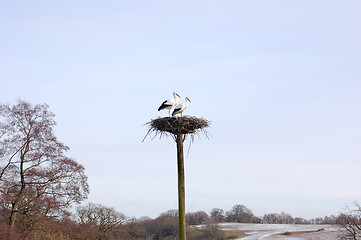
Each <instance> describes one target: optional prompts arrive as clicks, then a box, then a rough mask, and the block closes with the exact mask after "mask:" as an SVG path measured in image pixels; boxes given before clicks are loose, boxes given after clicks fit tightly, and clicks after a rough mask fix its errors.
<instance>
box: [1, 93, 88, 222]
mask: <svg viewBox="0 0 361 240" xmlns="http://www.w3.org/2000/svg"><path fill="white" fill-rule="evenodd" d="M53 118H54V114H53V113H52V112H50V111H49V109H48V105H46V104H38V105H35V106H33V105H31V104H30V103H28V102H25V101H22V100H18V101H17V104H16V105H13V106H11V105H9V104H0V201H1V205H0V207H1V209H0V212H1V214H2V215H3V216H7V217H8V219H9V220H8V223H9V225H10V226H14V225H15V223H16V219H17V216H18V215H19V214H21V215H23V216H26V217H27V218H28V219H29V220H30V221H33V220H34V218H36V217H39V216H58V215H59V214H60V213H61V212H62V211H63V210H65V209H66V208H67V207H69V206H70V205H71V204H72V203H74V202H75V203H79V202H80V201H82V200H84V199H86V198H87V194H88V191H89V190H88V184H87V177H86V175H85V173H84V167H83V166H82V165H80V164H79V163H77V162H76V161H75V160H74V159H71V158H69V157H66V156H65V152H66V151H67V150H68V149H69V148H68V147H67V146H66V145H64V144H63V143H61V142H59V141H58V139H57V138H56V136H55V134H54V131H53V128H54V126H55V121H54V119H53Z"/></svg>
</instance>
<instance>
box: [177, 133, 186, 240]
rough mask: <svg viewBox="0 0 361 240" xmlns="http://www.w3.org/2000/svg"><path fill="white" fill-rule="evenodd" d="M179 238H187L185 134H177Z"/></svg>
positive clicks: (181, 239)
mask: <svg viewBox="0 0 361 240" xmlns="http://www.w3.org/2000/svg"><path fill="white" fill-rule="evenodd" d="M176 142H177V163H178V215H179V240H186V217H185V215H186V214H185V185H184V157H183V134H181V133H179V134H178V135H177V139H176Z"/></svg>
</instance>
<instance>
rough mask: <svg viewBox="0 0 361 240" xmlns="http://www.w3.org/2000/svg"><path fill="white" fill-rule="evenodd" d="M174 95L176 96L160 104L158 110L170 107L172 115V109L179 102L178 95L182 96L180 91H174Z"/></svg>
mask: <svg viewBox="0 0 361 240" xmlns="http://www.w3.org/2000/svg"><path fill="white" fill-rule="evenodd" d="M173 97H174V98H170V99H167V100H165V101H164V102H163V103H162V105H160V107H159V108H158V111H160V110H163V109H169V116H170V110H171V109H172V108H173V107H174V106H175V105H177V104H178V97H180V96H179V95H178V93H176V92H173Z"/></svg>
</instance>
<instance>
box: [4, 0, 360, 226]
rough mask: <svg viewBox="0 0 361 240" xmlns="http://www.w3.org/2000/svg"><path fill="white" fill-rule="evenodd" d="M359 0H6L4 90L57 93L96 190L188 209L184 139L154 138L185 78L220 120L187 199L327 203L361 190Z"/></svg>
mask: <svg viewBox="0 0 361 240" xmlns="http://www.w3.org/2000/svg"><path fill="white" fill-rule="evenodd" d="M360 11H361V2H360V1H358V0H345V1H336V0H302V1H300V0H293V1H286V0H254V1H246V0H240V1H236V0H229V1H214V0H210V1H209V0H207V1H206V0H199V1H187V0H186V1H181V2H176V1H157V0H154V1H153V0H152V1H144V0H137V1H89V0H87V1H85V0H79V1H69V0H64V1H45V0H44V1H7V0H5V1H1V3H0V36H1V37H0V90H1V95H0V102H1V103H10V104H15V103H16V100H17V99H22V100H25V101H29V102H31V103H33V104H41V103H47V104H48V105H49V107H50V110H51V111H52V112H54V113H55V115H56V116H55V121H56V122H57V126H56V127H55V134H56V136H57V137H58V138H59V140H60V141H61V142H63V143H65V144H66V145H67V146H69V148H70V151H69V152H68V153H67V155H68V156H69V157H72V158H75V159H76V160H77V161H78V162H79V163H81V164H82V165H83V166H84V167H85V169H86V175H87V176H88V183H89V186H90V194H89V199H88V200H87V201H89V202H93V203H99V204H103V205H105V206H108V207H114V208H115V209H116V210H117V211H119V212H122V213H124V214H125V215H127V216H129V217H141V216H149V217H151V218H154V217H157V216H158V215H159V214H160V213H162V212H166V211H168V210H170V209H176V208H177V166H176V145H175V142H174V141H173V139H172V138H171V137H168V138H167V137H164V138H161V139H159V138H155V139H153V140H152V139H151V138H149V137H148V138H146V139H145V140H144V142H142V140H143V138H144V136H145V135H146V133H147V130H148V129H147V126H146V125H145V124H146V123H147V122H149V121H150V120H151V119H155V118H158V117H165V116H167V114H168V112H167V111H160V112H158V111H157V109H158V107H159V106H160V104H161V103H162V102H163V101H164V100H166V99H167V98H171V97H172V92H173V91H176V92H177V93H178V94H179V95H180V96H181V99H180V102H183V101H184V98H185V97H187V96H188V97H189V98H190V99H191V101H192V102H191V103H190V104H189V106H188V108H187V109H186V111H185V112H184V114H185V115H189V116H196V117H202V118H205V119H207V120H209V121H210V122H211V126H210V127H209V128H208V129H207V131H208V133H209V137H208V138H207V136H205V135H202V134H201V135H199V136H197V137H195V139H194V142H193V143H190V142H189V141H187V142H186V143H185V173H186V211H187V212H195V211H205V212H209V211H210V210H211V209H212V208H221V209H223V210H224V211H228V210H230V209H231V208H232V206H233V205H235V204H243V205H245V206H247V207H248V208H249V209H251V210H252V211H253V213H254V214H255V215H257V216H262V215H263V214H266V213H274V212H276V213H280V212H286V213H290V214H291V215H292V216H294V217H303V218H308V219H309V218H315V217H324V216H326V215H328V216H329V215H331V214H338V213H339V212H340V211H342V209H343V208H344V207H345V205H346V204H350V203H352V202H353V201H361V185H360V183H361V174H360V170H361V104H360V103H361V44H360V43H361V29H360V22H361V15H360Z"/></svg>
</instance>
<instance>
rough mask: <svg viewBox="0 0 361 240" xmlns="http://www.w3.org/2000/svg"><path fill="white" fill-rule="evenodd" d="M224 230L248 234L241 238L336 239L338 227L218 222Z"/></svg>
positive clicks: (247, 239)
mask: <svg viewBox="0 0 361 240" xmlns="http://www.w3.org/2000/svg"><path fill="white" fill-rule="evenodd" d="M220 226H221V228H222V229H224V230H240V231H243V232H245V233H246V234H247V235H248V236H247V237H244V238H240V239H242V240H249V239H253V240H255V239H273V240H276V239H278V240H280V239H284V240H286V239H287V240H336V239H337V234H338V227H337V226H333V225H313V224H310V225H308V224H307V225H303V224H297V225H296V224H249V223H223V224H220ZM318 229H324V230H322V231H319V232H314V233H304V234H297V235H292V236H286V235H283V236H272V235H274V234H277V233H284V232H297V231H317V230H318Z"/></svg>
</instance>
